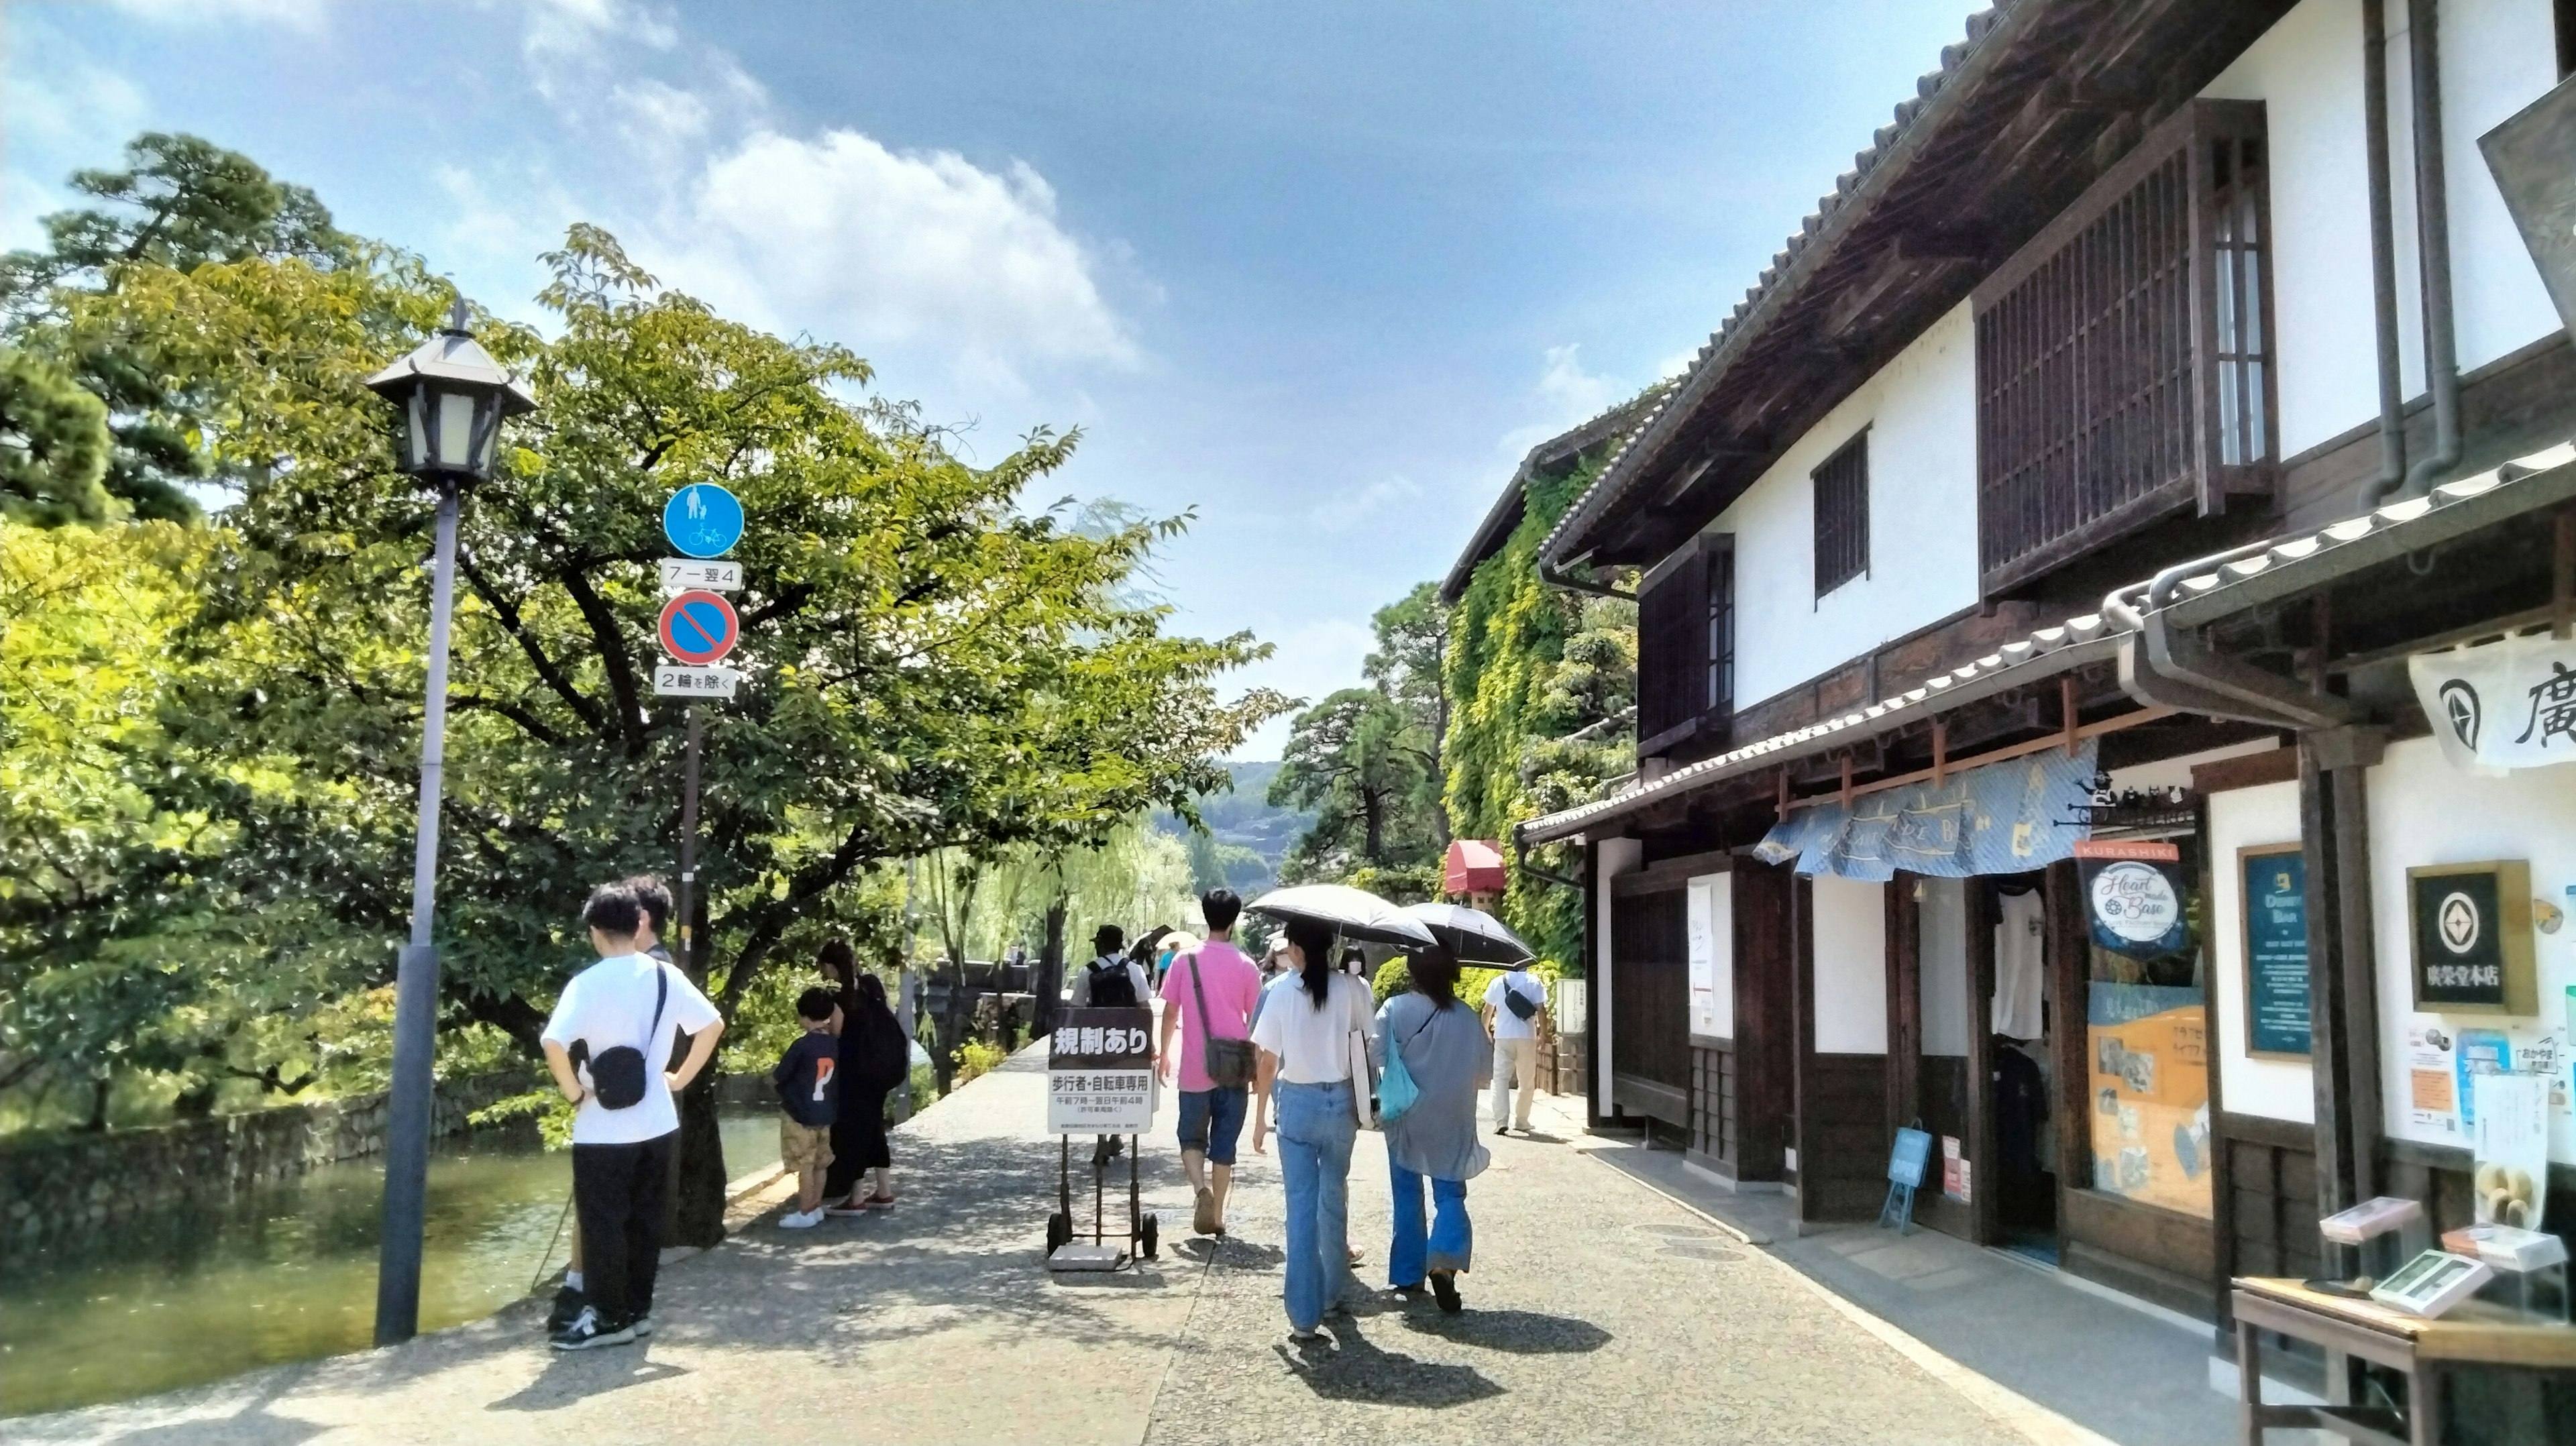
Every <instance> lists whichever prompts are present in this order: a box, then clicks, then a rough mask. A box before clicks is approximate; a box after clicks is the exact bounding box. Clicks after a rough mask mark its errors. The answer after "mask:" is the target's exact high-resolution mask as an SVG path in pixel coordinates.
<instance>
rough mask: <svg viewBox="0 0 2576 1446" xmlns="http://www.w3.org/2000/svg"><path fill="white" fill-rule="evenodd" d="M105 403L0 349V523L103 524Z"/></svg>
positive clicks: (28, 357) (27, 357) (57, 372)
mask: <svg viewBox="0 0 2576 1446" xmlns="http://www.w3.org/2000/svg"><path fill="white" fill-rule="evenodd" d="M110 445H111V442H110V438H109V436H108V431H107V404H106V403H104V402H101V401H100V400H99V399H98V398H97V397H96V396H95V395H93V394H92V393H91V392H89V391H88V390H87V389H85V388H83V387H82V386H81V384H80V383H79V381H77V380H76V379H74V378H73V377H72V375H71V374H70V373H69V372H66V371H64V370H63V369H62V368H61V367H58V366H56V365H54V364H53V363H52V362H49V361H47V360H45V359H44V358H43V357H40V356H35V355H33V354H31V353H28V352H24V351H20V350H18V349H17V348H15V347H0V516H6V517H9V518H13V519H16V520H18V521H22V522H33V523H38V524H40V525H43V526H47V527H57V526H60V525H62V524H63V523H66V522H103V521H105V520H106V519H107V489H106V488H105V487H104V486H102V485H100V479H101V478H103V477H105V476H106V475H107V455H108V448H109V446H110Z"/></svg>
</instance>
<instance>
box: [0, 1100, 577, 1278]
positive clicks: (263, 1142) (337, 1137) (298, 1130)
mask: <svg viewBox="0 0 2576 1446" xmlns="http://www.w3.org/2000/svg"><path fill="white" fill-rule="evenodd" d="M534 1085H535V1081H534V1080H533V1079H532V1078H531V1077H530V1076H528V1075H525V1074H519V1073H507V1074H495V1075H483V1076H478V1077H476V1078H474V1079H469V1080H458V1081H455V1082H453V1083H449V1084H442V1085H441V1086H439V1090H438V1097H437V1103H436V1105H435V1107H434V1109H433V1111H432V1114H431V1130H432V1132H433V1133H434V1134H437V1135H455V1134H462V1133H464V1131H465V1129H466V1117H467V1116H468V1115H470V1114H472V1113H473V1112H474V1111H476V1110H479V1109H482V1108H484V1107H486V1106H488V1105H490V1104H492V1103H494V1102H495V1101H497V1100H502V1099H506V1098H508V1097H509V1096H511V1095H514V1094H519V1093H522V1092H524V1091H526V1090H528V1089H531V1088H533V1087H534ZM386 1113H387V1110H386V1096H385V1095H383V1094H381V1093H377V1094H365V1095H351V1096H348V1097H346V1098H342V1099H335V1100H321V1101H316V1102H315V1103H312V1104H303V1105H280V1106H278V1107H276V1108H273V1109H266V1110H259V1111H256V1112H253V1113H250V1114H239V1115H216V1116H212V1117H210V1118H207V1119H202V1120H186V1121H182V1122H179V1123H176V1124H169V1125H156V1126H152V1127H149V1128H145V1129H139V1130H116V1131H111V1132H109V1133H107V1134H103V1135H46V1136H42V1137H39V1138H35V1139H29V1140H24V1141H18V1140H12V1141H8V1142H5V1143H0V1245H5V1248H8V1249H12V1250H41V1249H45V1248H47V1247H48V1246H50V1245H52V1244H54V1243H55V1242H57V1241H64V1240H69V1239H74V1238H78V1237H80V1236H84V1235H94V1234H98V1233H101V1232H105V1231H108V1230H111V1229H113V1228H114V1227H116V1226H118V1225H120V1224H122V1223H124V1222H125V1221H127V1220H129V1219H135V1218H140V1217H145V1216H149V1215H152V1214H154V1213H156V1212H160V1211H165V1210H168V1209H169V1208H170V1207H172V1206H174V1205H177V1204H180V1203H182V1202H183V1201H196V1202H200V1203H207V1202H209V1199H210V1197H212V1199H216V1200H220V1199H226V1198H229V1197H230V1196H232V1195H233V1194H235V1193H237V1192H239V1191H242V1190H246V1189H248V1188H250V1187H252V1186H256V1185H260V1184H264V1183H266V1182H269V1181H272V1180H282V1179H286V1178H288V1177H289V1176H293V1175H300V1174H302V1173H303V1172H305V1171H306V1170H310V1169H312V1168H314V1167H315V1166H317V1165H327V1164H330V1163H332V1162H333V1161H337V1160H350V1159H356V1158H358V1157H360V1156H364V1155H373V1154H378V1153H380V1152H382V1151H383V1149H384V1147H385V1122H386Z"/></svg>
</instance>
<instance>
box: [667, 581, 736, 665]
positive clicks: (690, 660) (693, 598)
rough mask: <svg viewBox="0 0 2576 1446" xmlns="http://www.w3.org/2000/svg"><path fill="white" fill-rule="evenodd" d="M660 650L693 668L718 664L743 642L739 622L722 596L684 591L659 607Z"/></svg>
mask: <svg viewBox="0 0 2576 1446" xmlns="http://www.w3.org/2000/svg"><path fill="white" fill-rule="evenodd" d="M661 633H662V651H663V652H666V653H668V654H670V655H671V656H672V657H673V658H675V659H677V660H678V661H680V662H682V663H686V664H688V665H689V666H690V667H693V668H703V667H705V666H707V665H708V664H710V663H715V662H721V661H722V660H723V658H724V656H725V654H727V653H730V652H732V651H733V645H734V644H736V643H738V642H740V641H742V620H741V619H739V618H737V617H735V616H734V611H733V604H732V603H729V602H726V601H725V600H724V595H723V594H721V593H712V592H707V591H705V590H703V589H701V590H698V591H694V592H684V593H682V594H680V595H679V596H678V597H675V598H673V599H671V600H670V601H669V602H666V603H664V604H662V626H661Z"/></svg>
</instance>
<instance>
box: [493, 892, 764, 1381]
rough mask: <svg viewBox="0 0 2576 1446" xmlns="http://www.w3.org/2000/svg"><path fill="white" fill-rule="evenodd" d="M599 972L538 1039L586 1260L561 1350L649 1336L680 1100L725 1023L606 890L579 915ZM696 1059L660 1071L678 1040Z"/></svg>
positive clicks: (560, 1336)
mask: <svg viewBox="0 0 2576 1446" xmlns="http://www.w3.org/2000/svg"><path fill="white" fill-rule="evenodd" d="M581 917H582V922H583V923H584V924H585V925H587V926H588V927H589V929H590V942H591V947H592V948H593V949H595V950H597V951H598V954H599V962H598V963H596V964H593V965H591V966H590V967H589V968H587V969H584V970H583V971H581V972H580V973H579V974H576V975H574V976H573V977H572V979H571V981H570V982H569V983H567V984H565V985H564V990H563V995H562V997H561V998H559V999H557V1000H556V1001H555V1009H554V1013H553V1015H552V1016H550V1017H549V1018H548V1019H547V1020H546V1027H545V1029H544V1031H543V1032H542V1033H541V1034H540V1035H539V1036H538V1038H539V1042H540V1043H542V1044H543V1045H544V1047H545V1052H546V1067H547V1069H548V1070H550V1071H551V1072H552V1073H553V1075H554V1078H555V1085H556V1087H557V1088H559V1089H561V1090H562V1091H563V1093H564V1098H566V1099H568V1100H571V1101H573V1102H574V1104H575V1105H576V1106H578V1108H576V1109H575V1110H574V1112H573V1121H572V1191H573V1213H574V1214H575V1215H576V1216H578V1217H579V1218H580V1220H581V1238H582V1249H583V1252H584V1255H585V1268H584V1272H583V1273H584V1277H585V1279H584V1286H585V1289H584V1292H583V1293H584V1295H585V1296H586V1297H587V1302H586V1303H585V1304H584V1305H583V1306H582V1309H581V1314H580V1315H578V1316H576V1317H575V1318H574V1319H573V1320H572V1322H571V1323H570V1324H568V1325H566V1326H565V1327H564V1328H563V1329H562V1330H559V1331H557V1332H555V1333H554V1334H553V1336H552V1337H551V1338H550V1340H551V1343H552V1344H553V1345H554V1347H555V1348H556V1349H557V1350H566V1351H578V1350H586V1349H589V1348H590V1347H593V1346H603V1345H617V1344H620V1343H623V1342H626V1341H631V1340H634V1339H635V1338H636V1337H638V1336H642V1335H649V1334H651V1333H652V1330H653V1317H652V1311H653V1278H654V1275H655V1273H656V1271H657V1269H658V1267H659V1265H660V1263H661V1258H662V1209H663V1206H664V1204H665V1202H666V1201H667V1199H668V1197H669V1193H670V1183H671V1166H672V1161H673V1159H674V1156H675V1154H676V1151H677V1150H678V1147H679V1140H680V1112H679V1109H678V1107H677V1106H676V1105H674V1104H673V1103H672V1099H671V1097H672V1095H673V1093H674V1092H675V1091H679V1090H684V1089H687V1088H688V1087H689V1082H690V1081H691V1080H693V1079H696V1078H697V1077H698V1072H699V1071H700V1070H703V1069H705V1068H706V1066H707V1061H708V1060H710V1059H712V1058H714V1056H715V1052H716V1041H717V1040H718V1039H720V1038H721V1037H722V1036H723V1034H724V1016H722V1015H721V1014H718V1013H717V1012H716V1007H715V1006H714V1005H713V1004H711V1003H709V1002H708V1001H707V997H706V995H704V994H702V993H700V992H699V991H698V987H697V986H696V985H695V984H692V983H690V982H689V976H687V975H686V974H683V973H681V972H680V971H679V970H678V969H676V968H674V967H672V966H671V965H668V964H665V963H663V962H661V961H660V960H658V959H653V958H650V957H648V956H646V955H645V954H643V953H642V952H641V951H640V950H639V949H638V947H637V942H636V941H637V937H638V935H639V934H640V933H641V932H642V930H643V928H644V909H643V906H642V905H640V904H639V903H637V902H636V898H635V891H634V890H633V889H631V888H628V887H627V886H625V885H623V884H606V885H602V886H601V887H599V888H598V889H595V890H593V891H592V893H591V896H590V898H589V900H588V901H587V902H585V903H584V904H583V905H582V911H581ZM683 1033H685V1034H687V1035H688V1036H689V1054H688V1058H686V1059H684V1060H682V1061H681V1062H680V1065H679V1067H678V1068H677V1069H673V1070H668V1071H666V1070H664V1069H663V1068H662V1062H663V1061H665V1060H668V1059H669V1058H670V1057H671V1051H672V1048H673V1045H674V1043H675V1041H676V1040H677V1038H678V1036H679V1035H681V1034H683Z"/></svg>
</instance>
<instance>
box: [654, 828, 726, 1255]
mask: <svg viewBox="0 0 2576 1446" xmlns="http://www.w3.org/2000/svg"><path fill="white" fill-rule="evenodd" d="M699 877H700V878H701V879H703V878H704V877H705V875H704V874H703V873H701V874H700V875H699ZM689 912H690V914H691V916H692V927H691V928H690V930H689V936H688V943H687V944H685V945H684V946H683V947H682V950H681V957H680V959H679V965H680V968H681V970H682V971H683V972H684V973H686V974H687V975H688V976H689V980H690V982H691V983H694V984H696V985H697V986H698V987H699V988H700V989H704V988H706V987H707V971H706V966H705V964H704V963H703V962H702V961H703V960H704V959H705V958H706V953H707V946H706V938H707V901H706V894H705V891H704V890H703V889H701V890H700V891H699V892H698V897H697V898H696V899H695V900H693V901H692V903H691V906H690V910H689ZM736 967H739V965H737V966H736ZM726 1023H727V1024H728V1025H730V1024H731V1023H732V1021H731V1020H727V1021H726ZM688 1041H689V1036H686V1035H682V1036H680V1049H679V1052H678V1054H677V1055H676V1057H675V1061H674V1062H675V1063H676V1061H677V1059H685V1058H687V1057H688V1055H687V1050H688ZM718 1073H719V1071H718V1070H717V1067H716V1065H715V1062H714V1061H712V1060H710V1061H708V1063H707V1067H706V1068H705V1069H704V1070H702V1071H700V1072H699V1074H698V1077H697V1078H696V1079H695V1080H692V1081H690V1083H689V1088H688V1089H687V1090H686V1091H685V1092H684V1093H682V1094H681V1096H680V1098H679V1101H678V1103H679V1106H680V1148H679V1149H678V1150H676V1151H674V1152H673V1165H672V1171H673V1175H674V1179H673V1180H672V1182H671V1208H670V1210H669V1212H668V1213H666V1214H665V1215H664V1216H663V1218H662V1243H663V1244H665V1245H694V1246H697V1247H699V1248H700V1249H708V1248H712V1247H714V1246H715V1245H717V1244H720V1243H722V1241H723V1240H724V1214H725V1179H726V1175H725V1160H724V1131H723V1129H722V1128H721V1127H720V1126H719V1125H718V1124H717V1122H716V1079H717V1075H718Z"/></svg>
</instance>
